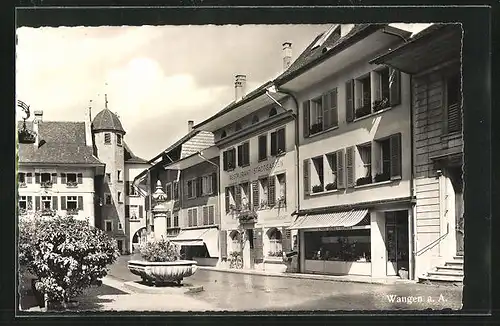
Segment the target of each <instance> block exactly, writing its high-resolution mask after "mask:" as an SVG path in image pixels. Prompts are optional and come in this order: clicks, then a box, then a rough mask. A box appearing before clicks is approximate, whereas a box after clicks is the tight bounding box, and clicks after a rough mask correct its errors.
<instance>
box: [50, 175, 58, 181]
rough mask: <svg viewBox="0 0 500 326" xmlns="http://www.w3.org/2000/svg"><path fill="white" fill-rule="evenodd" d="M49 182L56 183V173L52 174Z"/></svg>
mask: <svg viewBox="0 0 500 326" xmlns="http://www.w3.org/2000/svg"><path fill="white" fill-rule="evenodd" d="M50 180H51V181H52V183H57V173H52V176H51V178H50Z"/></svg>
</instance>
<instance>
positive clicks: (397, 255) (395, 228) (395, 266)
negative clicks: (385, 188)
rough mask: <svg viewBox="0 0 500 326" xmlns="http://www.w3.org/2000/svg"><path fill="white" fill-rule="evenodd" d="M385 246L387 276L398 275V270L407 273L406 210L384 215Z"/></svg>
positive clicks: (407, 239)
mask: <svg viewBox="0 0 500 326" xmlns="http://www.w3.org/2000/svg"><path fill="white" fill-rule="evenodd" d="M385 244H386V249H387V276H395V275H398V274H399V271H400V270H401V271H403V272H406V273H408V268H409V256H410V255H409V238H408V211H407V210H404V211H395V212H386V213H385Z"/></svg>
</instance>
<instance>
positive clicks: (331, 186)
mask: <svg viewBox="0 0 500 326" xmlns="http://www.w3.org/2000/svg"><path fill="white" fill-rule="evenodd" d="M325 189H326V190H327V191H330V190H336V189H337V183H336V182H332V183H329V184H327V185H326V187H325Z"/></svg>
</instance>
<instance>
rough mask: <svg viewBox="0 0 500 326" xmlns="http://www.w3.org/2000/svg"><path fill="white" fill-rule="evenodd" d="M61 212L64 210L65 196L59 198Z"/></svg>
mask: <svg viewBox="0 0 500 326" xmlns="http://www.w3.org/2000/svg"><path fill="white" fill-rule="evenodd" d="M61 210H62V211H65V210H66V196H61Z"/></svg>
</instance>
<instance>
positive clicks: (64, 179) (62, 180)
mask: <svg viewBox="0 0 500 326" xmlns="http://www.w3.org/2000/svg"><path fill="white" fill-rule="evenodd" d="M66 182H67V181H66V173H61V183H62V184H66Z"/></svg>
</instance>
